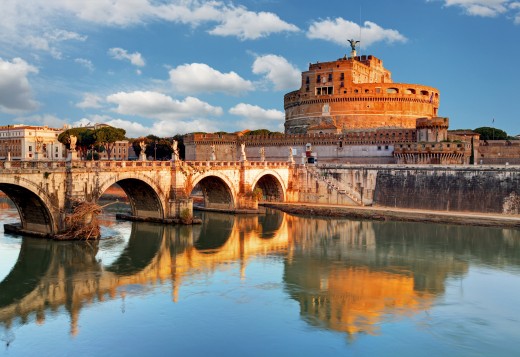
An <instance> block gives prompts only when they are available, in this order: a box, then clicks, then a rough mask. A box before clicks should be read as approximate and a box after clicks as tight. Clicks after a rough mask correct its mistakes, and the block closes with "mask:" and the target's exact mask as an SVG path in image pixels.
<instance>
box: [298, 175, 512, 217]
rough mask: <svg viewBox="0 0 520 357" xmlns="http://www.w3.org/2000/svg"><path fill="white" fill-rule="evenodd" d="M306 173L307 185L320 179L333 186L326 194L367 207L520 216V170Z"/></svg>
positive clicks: (320, 181)
mask: <svg viewBox="0 0 520 357" xmlns="http://www.w3.org/2000/svg"><path fill="white" fill-rule="evenodd" d="M306 172H307V174H306V175H301V176H300V177H305V179H306V181H305V183H304V182H302V185H304V186H307V187H309V186H310V183H309V181H310V180H314V181H316V187H317V186H318V185H319V186H322V185H327V186H328V190H323V191H321V192H323V193H325V192H327V193H331V194H332V195H334V194H335V195H337V194H338V193H334V192H340V191H343V192H344V195H346V196H350V197H357V198H359V200H360V201H362V202H363V204H364V205H378V206H386V207H398V208H412V209H426V210H438V211H468V212H482V213H504V214H519V213H520V166H505V165H504V166H496V167H490V166H433V165H416V166H410V165H407V166H404V165H403V166H401V165H372V166H367V165H363V166H361V165H321V166H320V167H318V168H313V169H306ZM317 177H319V178H320V179H317ZM327 182H328V183H327ZM331 186H334V187H333V188H332V189H331ZM302 201H307V202H309V199H308V195H307V197H305V198H304V197H302ZM338 203H339V202H338Z"/></svg>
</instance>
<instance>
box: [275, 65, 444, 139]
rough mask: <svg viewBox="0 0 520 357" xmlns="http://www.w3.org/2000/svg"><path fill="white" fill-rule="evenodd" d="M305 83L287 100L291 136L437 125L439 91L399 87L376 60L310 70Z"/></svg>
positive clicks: (305, 76)
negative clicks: (420, 121) (418, 123)
mask: <svg viewBox="0 0 520 357" xmlns="http://www.w3.org/2000/svg"><path fill="white" fill-rule="evenodd" d="M301 83H302V84H301V88H300V89H299V90H296V91H293V92H290V93H287V94H286V95H285V97H284V109H285V132H286V133H287V134H304V133H312V132H320V131H323V130H324V129H325V130H326V131H327V132H336V133H341V132H346V131H352V130H367V129H368V130H371V129H379V128H392V129H415V128H416V120H417V119H418V118H427V119H431V118H433V117H435V116H437V111H438V108H439V91H438V90H437V89H435V88H432V87H427V86H423V85H417V84H405V83H394V82H393V81H392V75H391V73H390V71H389V70H387V69H385V68H384V67H383V61H381V60H380V59H378V58H376V57H373V56H355V57H350V58H347V57H344V58H340V59H338V60H337V61H333V62H324V63H320V62H317V63H315V64H309V70H308V71H306V72H303V73H302V81H301Z"/></svg>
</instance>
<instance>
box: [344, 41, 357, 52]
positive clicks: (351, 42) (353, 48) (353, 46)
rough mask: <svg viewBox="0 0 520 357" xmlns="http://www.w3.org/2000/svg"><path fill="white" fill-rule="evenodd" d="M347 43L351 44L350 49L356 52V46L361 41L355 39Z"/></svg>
mask: <svg viewBox="0 0 520 357" xmlns="http://www.w3.org/2000/svg"><path fill="white" fill-rule="evenodd" d="M347 41H348V42H349V43H350V48H351V49H352V51H355V50H356V45H357V44H358V43H359V41H356V40H354V39H352V40H347Z"/></svg>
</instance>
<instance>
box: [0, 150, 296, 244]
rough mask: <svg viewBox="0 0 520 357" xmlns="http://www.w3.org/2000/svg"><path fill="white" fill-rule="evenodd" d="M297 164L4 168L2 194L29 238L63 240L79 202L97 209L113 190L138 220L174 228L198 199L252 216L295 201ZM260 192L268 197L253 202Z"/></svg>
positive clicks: (0, 167)
mask: <svg viewBox="0 0 520 357" xmlns="http://www.w3.org/2000/svg"><path fill="white" fill-rule="evenodd" d="M294 167H295V165H294V164H290V163H285V162H249V161H240V162H238V161H237V162H235V161H233V162H228V161H225V162H221V161H204V162H183V161H176V162H170V161H128V162H127V161H76V160H72V161H6V162H0V190H1V191H3V192H4V193H5V194H6V195H7V196H9V198H10V199H11V200H12V201H13V202H14V204H15V205H16V207H17V209H18V212H19V214H20V220H21V230H22V232H23V233H33V234H40V235H44V236H53V235H56V234H59V233H60V232H63V231H64V230H66V229H67V227H66V219H65V218H66V216H67V214H69V213H71V210H72V207H73V204H74V202H84V201H87V202H97V200H98V199H99V198H100V196H101V195H103V193H104V192H105V191H106V190H107V189H108V188H109V187H110V186H112V185H114V184H118V185H119V186H121V188H122V189H123V190H124V191H125V193H126V194H127V196H128V199H129V202H130V206H131V210H132V216H134V217H136V218H137V219H142V220H149V219H152V220H157V221H161V220H163V221H168V220H169V219H178V218H180V217H182V216H183V215H186V214H189V215H191V214H192V212H193V199H192V197H191V195H192V193H193V192H197V193H199V194H200V195H201V196H202V197H201V198H203V202H204V206H205V208H206V209H210V210H222V211H227V212H241V211H251V210H256V209H257V208H258V203H257V202H258V199H260V200H268V201H279V202H284V201H286V200H290V198H291V197H294V195H293V194H292V191H293V188H292V186H291V182H292V180H291V177H292V175H294ZM257 188H260V189H261V192H262V196H263V197H258V196H255V195H254V194H253V193H254V191H255V190H256V189H257Z"/></svg>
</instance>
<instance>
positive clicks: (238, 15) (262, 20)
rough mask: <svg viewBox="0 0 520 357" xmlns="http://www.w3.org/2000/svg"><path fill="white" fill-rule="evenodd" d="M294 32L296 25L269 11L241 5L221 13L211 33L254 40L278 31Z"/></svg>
mask: <svg viewBox="0 0 520 357" xmlns="http://www.w3.org/2000/svg"><path fill="white" fill-rule="evenodd" d="M286 31H287V32H296V31H299V29H298V27H296V26H295V25H292V24H289V23H287V22H285V21H283V20H282V19H280V18H279V17H278V16H277V15H276V14H273V13H271V12H252V11H248V10H246V9H245V8H243V7H236V8H228V9H225V10H223V11H222V13H221V23H220V25H217V26H216V27H215V28H214V29H213V30H211V31H209V33H210V34H212V35H218V36H237V37H238V38H240V39H241V40H255V39H258V38H261V37H266V36H268V35H270V34H272V33H278V32H286Z"/></svg>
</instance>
